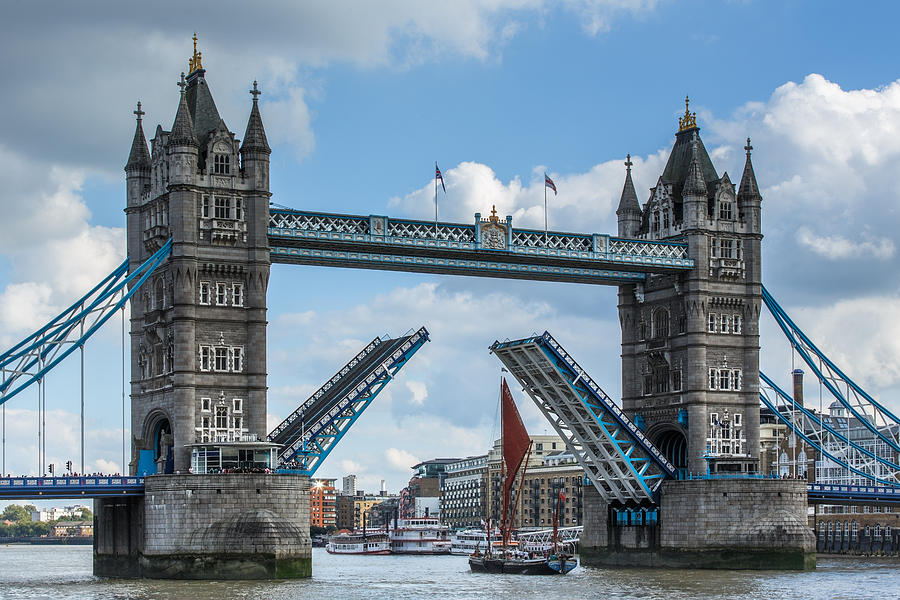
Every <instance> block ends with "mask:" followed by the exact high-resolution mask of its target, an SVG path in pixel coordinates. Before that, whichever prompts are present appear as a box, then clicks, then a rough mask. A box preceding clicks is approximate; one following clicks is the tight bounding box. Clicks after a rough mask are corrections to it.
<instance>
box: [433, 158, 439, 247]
mask: <svg viewBox="0 0 900 600" xmlns="http://www.w3.org/2000/svg"><path fill="white" fill-rule="evenodd" d="M437 173H438V164H437V162H435V163H434V239H435V240H437V236H438V207H437V179H438V178H437Z"/></svg>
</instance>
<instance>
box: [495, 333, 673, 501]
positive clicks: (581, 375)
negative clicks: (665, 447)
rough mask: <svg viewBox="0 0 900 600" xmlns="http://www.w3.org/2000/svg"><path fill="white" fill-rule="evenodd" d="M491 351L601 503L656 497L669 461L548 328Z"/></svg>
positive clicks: (670, 473) (668, 473)
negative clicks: (559, 440) (570, 455)
mask: <svg viewBox="0 0 900 600" xmlns="http://www.w3.org/2000/svg"><path fill="white" fill-rule="evenodd" d="M491 351H492V352H493V353H494V354H495V355H496V356H497V358H499V359H500V360H501V361H502V362H503V364H504V365H505V366H506V367H507V369H508V370H509V371H510V373H511V374H512V375H513V376H514V377H515V378H516V380H517V381H518V382H519V383H520V384H521V385H522V387H523V388H524V390H525V392H526V393H527V394H528V395H529V396H530V397H531V399H532V400H533V401H534V402H535V404H536V405H537V407H538V408H539V409H540V410H541V412H542V413H543V414H544V416H545V417H546V418H547V419H548V420H549V421H550V423H551V425H553V428H554V429H555V430H556V432H557V433H558V434H559V436H560V437H562V438H563V440H565V442H566V446H567V448H568V449H569V450H570V451H572V452H573V454H574V455H575V457H576V458H577V459H578V461H579V462H580V463H581V465H582V467H584V470H585V474H586V475H587V477H588V478H589V479H590V480H591V482H592V483H593V484H594V487H596V488H597V491H598V492H599V493H600V495H601V496H602V497H603V498H604V500H606V501H607V502H611V501H619V502H622V503H625V502H629V501H631V502H637V503H639V502H642V501H650V502H656V500H657V491H658V489H659V486H660V484H661V483H662V480H663V479H665V478H667V477H671V478H674V477H676V475H677V471H676V469H675V466H674V465H673V464H672V463H671V462H670V461H669V460H668V459H667V458H666V457H665V456H664V455H663V454H662V453H661V452H660V451H659V449H658V448H656V446H654V445H653V444H652V443H651V442H650V440H649V439H647V438H646V436H644V434H643V432H641V430H640V429H638V427H637V426H636V425H635V424H634V423H633V422H632V421H631V420H630V419H629V418H628V416H627V415H625V413H624V412H623V411H622V409H621V408H619V407H618V406H617V405H616V404H615V402H613V401H612V400H611V399H610V398H609V396H608V395H607V394H606V393H605V392H604V391H603V390H602V389H601V388H600V386H598V385H597V384H596V383H595V382H594V381H593V380H592V379H591V378H590V376H588V374H587V373H586V372H585V371H584V369H582V368H581V367H580V366H579V365H578V363H576V362H575V360H574V359H573V358H572V357H571V355H570V354H569V353H568V352H566V350H565V349H564V348H563V347H562V346H561V345H560V344H559V343H558V342H557V341H556V340H555V339H554V338H553V337H552V336H551V335H550V334H549V333H548V332H544V334H543V335H541V336H535V337H530V338H525V339H521V340H515V341H511V342H494V344H493V345H492V346H491Z"/></svg>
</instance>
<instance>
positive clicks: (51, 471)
mask: <svg viewBox="0 0 900 600" xmlns="http://www.w3.org/2000/svg"><path fill="white" fill-rule="evenodd" d="M55 468H56V466H55V465H54V464H53V463H50V474H51V475H53V470H54V469H55Z"/></svg>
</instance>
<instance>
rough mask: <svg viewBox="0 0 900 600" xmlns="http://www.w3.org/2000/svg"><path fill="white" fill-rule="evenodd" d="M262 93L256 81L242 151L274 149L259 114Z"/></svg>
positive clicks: (268, 150) (252, 91)
mask: <svg viewBox="0 0 900 600" xmlns="http://www.w3.org/2000/svg"><path fill="white" fill-rule="evenodd" d="M260 94H262V92H261V91H259V88H258V87H257V83H256V81H254V82H253V89H252V90H250V95H251V96H253V106H252V107H251V108H250V119H249V120H248V121H247V131H245V132H244V142H243V143H242V144H241V153H242V154H243V153H244V152H250V151H253V152H264V153H266V154H271V153H272V149H271V148H270V147H269V142H268V141H267V140H266V130H265V128H264V127H263V122H262V117H261V116H260V114H259V95H260Z"/></svg>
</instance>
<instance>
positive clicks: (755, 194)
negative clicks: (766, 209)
mask: <svg viewBox="0 0 900 600" xmlns="http://www.w3.org/2000/svg"><path fill="white" fill-rule="evenodd" d="M744 150H746V151H747V161H746V162H745V163H744V174H743V175H742V176H741V185H740V186H739V187H738V195H737V197H738V202H742V201H744V200H751V199H757V198H760V195H759V186H758V185H757V183H756V173H754V172H753V163H752V162H751V161H750V151H751V150H753V146H751V145H750V138H747V145H746V146H744ZM760 199H761V198H760Z"/></svg>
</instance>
